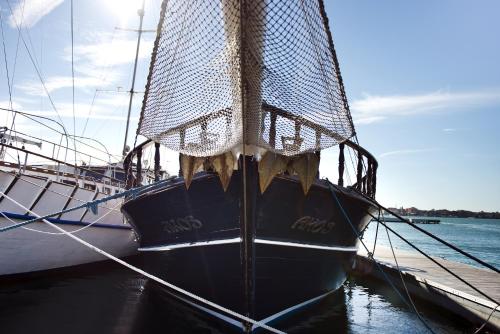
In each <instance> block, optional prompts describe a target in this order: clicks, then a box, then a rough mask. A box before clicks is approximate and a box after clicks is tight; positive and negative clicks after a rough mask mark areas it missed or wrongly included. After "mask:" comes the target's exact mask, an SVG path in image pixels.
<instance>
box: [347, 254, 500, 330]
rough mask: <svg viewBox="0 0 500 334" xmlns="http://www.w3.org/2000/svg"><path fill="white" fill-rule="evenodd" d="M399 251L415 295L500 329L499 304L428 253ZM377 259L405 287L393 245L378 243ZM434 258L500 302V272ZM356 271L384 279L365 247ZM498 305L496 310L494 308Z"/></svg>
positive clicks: (358, 259) (399, 261)
mask: <svg viewBox="0 0 500 334" xmlns="http://www.w3.org/2000/svg"><path fill="white" fill-rule="evenodd" d="M360 248H362V246H360ZM395 252H396V258H397V261H398V264H399V268H400V270H401V271H402V273H403V277H404V279H405V283H406V284H407V286H408V289H409V290H410V292H411V294H413V295H416V296H418V297H420V298H422V299H425V300H427V301H429V302H431V303H433V304H436V305H438V306H440V307H443V308H446V309H448V310H449V311H451V312H453V313H456V314H458V315H460V316H462V317H464V318H466V319H468V320H469V321H471V322H473V323H476V324H478V325H480V324H482V323H483V322H484V321H485V320H486V319H488V317H489V325H488V327H489V328H490V329H492V330H495V331H500V306H499V305H497V304H495V303H494V302H492V301H490V300H488V299H487V298H485V297H484V296H481V295H480V294H479V293H478V292H476V291H474V290H473V289H472V288H470V287H468V286H467V285H466V284H464V283H462V282H460V281H459V280H458V279H457V278H455V277H453V276H452V275H451V274H449V273H447V272H445V271H444V270H443V269H441V268H439V267H438V266H437V265H436V264H434V263H433V262H431V261H430V260H429V259H426V258H425V257H424V256H422V255H420V254H418V253H413V252H408V251H402V250H399V249H395ZM374 259H375V260H376V261H377V262H378V263H379V264H380V265H381V266H382V268H383V269H384V271H385V272H386V274H387V275H388V276H389V277H390V278H391V279H393V281H394V283H396V284H399V287H401V284H400V283H401V279H400V277H399V273H398V272H397V266H396V263H395V261H394V258H393V255H392V252H391V250H390V248H387V247H383V246H377V248H376V250H375V254H374ZM434 259H435V260H437V261H438V262H439V263H441V264H442V265H444V266H445V267H447V268H448V269H450V270H451V271H453V272H454V273H456V274H457V275H459V276H460V277H462V278H463V279H465V280H466V281H467V282H469V283H471V284H472V285H473V286H475V287H476V288H478V289H479V290H481V291H482V292H485V293H486V294H487V295H488V296H490V297H491V298H493V299H494V300H496V301H500V274H497V273H495V272H493V271H491V270H489V269H479V268H476V267H472V266H469V265H466V264H462V263H457V262H452V261H448V260H445V259H442V258H434ZM354 272H355V273H357V274H361V275H368V276H371V277H374V278H376V279H383V276H382V275H381V273H380V271H379V270H378V269H377V268H376V266H375V265H374V264H373V262H372V261H371V260H370V259H369V258H368V256H367V254H366V251H365V250H364V249H363V250H360V251H359V252H358V256H357V261H356V266H355V269H354ZM495 307H496V310H495V311H493V309H494V308H495ZM490 314H491V317H490Z"/></svg>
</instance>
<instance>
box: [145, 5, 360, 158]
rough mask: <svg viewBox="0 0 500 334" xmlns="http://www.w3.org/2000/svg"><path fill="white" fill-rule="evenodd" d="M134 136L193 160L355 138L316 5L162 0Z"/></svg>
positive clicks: (292, 151)
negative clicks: (243, 150)
mask: <svg viewBox="0 0 500 334" xmlns="http://www.w3.org/2000/svg"><path fill="white" fill-rule="evenodd" d="M240 6H241V7H240ZM138 133H140V134H142V135H144V136H146V137H148V138H150V139H152V140H154V141H156V142H160V143H162V144H164V145H166V146H167V147H169V148H171V149H173V150H176V151H179V152H181V153H184V154H187V155H193V156H210V155H216V154H221V153H223V152H227V151H229V150H235V149H238V148H239V147H240V148H241V146H242V144H243V143H245V144H246V145H249V146H253V147H260V148H264V149H267V150H271V151H273V152H276V153H279V154H283V155H296V154H300V153H304V152H311V151H317V150H320V149H323V148H327V147H329V146H332V145H335V144H337V143H339V142H340V141H343V140H344V139H346V138H350V137H351V136H353V134H354V126H353V124H352V119H351V116H350V113H349V107H348V104H347V100H346V97H345V92H344V88H343V84H342V79H341V76H340V71H339V67H338V62H337V59H336V55H335V51H334V49H333V43H332V40H331V35H330V32H329V30H328V22H327V19H326V16H325V12H324V8H323V2H322V1H321V0H319V1H318V0H287V1H284V0H170V1H164V2H163V4H162V13H161V16H160V23H159V26H158V35H157V38H156V41H155V46H154V51H153V58H152V62H151V65H150V73H149V77H148V83H147V86H146V94H145V97H144V101H143V108H142V112H141V118H140V122H139V129H138Z"/></svg>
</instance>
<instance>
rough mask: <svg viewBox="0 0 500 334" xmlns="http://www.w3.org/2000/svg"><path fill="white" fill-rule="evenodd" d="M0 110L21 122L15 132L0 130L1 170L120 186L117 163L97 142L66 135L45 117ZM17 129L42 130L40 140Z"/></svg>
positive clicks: (59, 127)
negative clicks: (4, 168) (37, 173)
mask: <svg viewBox="0 0 500 334" xmlns="http://www.w3.org/2000/svg"><path fill="white" fill-rule="evenodd" d="M0 109H1V110H3V111H6V112H11V113H12V114H13V115H14V116H18V117H23V118H24V119H23V121H22V122H21V125H19V124H18V126H17V128H15V127H14V126H13V127H12V128H8V127H1V128H0V157H1V159H0V160H1V164H2V166H3V167H6V168H12V169H17V170H18V172H19V173H23V172H25V171H26V170H29V171H31V172H35V171H38V172H41V171H47V173H45V174H51V175H52V174H54V175H56V178H59V177H60V176H64V177H71V176H72V177H73V178H78V179H81V180H87V181H91V182H100V183H103V184H105V185H111V186H116V187H121V186H123V181H121V180H120V179H119V178H117V177H116V175H117V172H118V173H119V171H117V168H118V165H119V159H117V157H116V156H113V155H112V154H110V153H109V152H108V151H107V148H106V147H105V146H104V145H103V144H102V143H100V142H99V141H97V140H95V139H92V138H85V137H81V136H75V135H69V134H68V133H67V131H66V130H65V128H64V126H63V125H62V124H60V123H58V122H57V121H54V120H52V119H49V118H46V117H42V116H39V115H34V114H29V113H25V112H20V111H16V110H11V109H4V108H0ZM18 122H19V119H18ZM19 127H21V129H23V128H26V129H31V128H37V129H43V138H42V137H41V136H36V135H34V133H33V132H28V131H27V130H26V131H22V130H20V129H19ZM51 138H57V139H56V140H58V141H59V142H56V141H54V140H50V139H51ZM91 142H92V143H93V144H94V145H92V144H91ZM95 144H97V145H99V146H100V147H97V146H96V145H95ZM77 145H78V149H77ZM71 146H73V147H71ZM82 149H84V150H85V151H84V150H82ZM9 152H12V153H13V154H11V153H9ZM14 152H15V153H14ZM19 153H23V154H24V155H20V154H19ZM72 158H74V161H73V160H72ZM77 158H78V160H77ZM79 162H80V163H79Z"/></svg>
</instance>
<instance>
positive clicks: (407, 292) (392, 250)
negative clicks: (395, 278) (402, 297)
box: [374, 212, 422, 318]
mask: <svg viewBox="0 0 500 334" xmlns="http://www.w3.org/2000/svg"><path fill="white" fill-rule="evenodd" d="M382 220H383V221H384V223H385V216H384V213H383V212H382ZM378 226H379V223H378V222H377V229H378ZM385 233H386V234H387V240H389V245H390V246H391V252H392V257H393V258H394V262H395V263H396V268H397V270H398V273H399V277H400V278H401V283H402V284H403V288H404V289H405V292H406V295H407V296H408V300H409V301H410V303H411V306H412V307H413V310H414V311H415V313H416V314H417V315H418V317H419V318H421V317H422V316H421V315H420V313H419V312H418V310H417V307H416V306H415V303H414V302H413V299H412V298H411V295H410V292H409V291H408V287H407V286H406V283H405V280H404V278H403V273H402V272H401V269H400V268H399V263H398V259H397V258H396V253H395V252H394V247H392V242H391V237H390V236H389V230H388V229H387V226H386V227H385ZM374 251H375V249H374Z"/></svg>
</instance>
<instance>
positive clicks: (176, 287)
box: [0, 191, 285, 334]
mask: <svg viewBox="0 0 500 334" xmlns="http://www.w3.org/2000/svg"><path fill="white" fill-rule="evenodd" d="M0 195H2V196H4V198H7V199H8V200H10V201H11V202H12V203H14V204H16V205H17V206H19V207H20V208H22V209H23V210H27V211H28V212H30V213H31V214H33V215H34V216H37V217H39V218H40V217H41V216H40V215H38V214H36V213H35V212H33V211H31V210H30V209H28V208H26V207H25V206H24V205H22V204H21V203H18V202H17V201H16V200H15V199H13V198H12V197H10V196H8V195H6V194H5V193H4V192H2V191H0ZM42 220H43V221H44V222H45V223H46V224H48V225H49V226H52V227H53V228H55V229H56V230H58V231H60V232H62V233H64V234H66V235H67V236H68V237H70V238H71V239H73V240H75V241H77V242H78V243H80V244H82V245H84V246H86V247H88V248H90V249H92V250H93V251H95V252H97V253H99V254H101V255H104V256H105V257H107V258H108V259H110V260H113V261H115V262H117V263H119V264H121V265H122V266H124V267H127V268H129V269H131V270H133V271H135V272H136V273H139V274H141V275H144V276H146V277H147V278H149V279H151V280H153V281H155V282H158V283H160V284H162V285H164V286H166V287H168V288H170V289H172V290H174V291H177V292H178V293H181V294H183V295H186V296H188V297H190V298H192V299H194V300H196V301H198V302H200V303H203V304H205V305H208V306H210V307H213V308H215V309H217V310H219V311H222V312H224V313H226V314H229V315H231V316H233V317H235V318H238V319H240V320H243V321H246V322H249V323H251V324H253V325H254V326H256V327H262V328H264V329H267V330H268V331H270V332H273V333H280V334H282V333H285V332H283V331H280V330H278V329H276V328H273V327H270V326H268V325H266V324H264V323H262V322H260V321H257V320H254V319H251V318H249V317H247V316H244V315H242V314H239V313H238V312H235V311H232V310H230V309H228V308H225V307H224V306H221V305H218V304H216V303H214V302H211V301H209V300H207V299H205V298H202V297H200V296H197V295H195V294H194V293H191V292H189V291H186V290H184V289H182V288H179V287H178V286H176V285H173V284H172V283H169V282H167V281H165V280H163V279H161V278H159V277H157V276H154V275H152V274H150V273H148V272H146V271H144V270H142V269H140V268H137V267H135V266H133V265H131V264H130V263H127V262H125V261H123V260H121V259H119V258H117V257H115V256H114V255H111V254H109V253H108V252H106V251H104V250H102V249H100V248H98V247H96V246H94V245H92V244H90V243H88V242H86V241H85V240H83V239H80V238H78V237H77V236H75V235H73V234H71V233H69V232H67V231H65V230H64V229H62V228H61V227H59V226H57V225H56V224H53V223H51V222H49V221H48V220H47V219H42Z"/></svg>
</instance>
